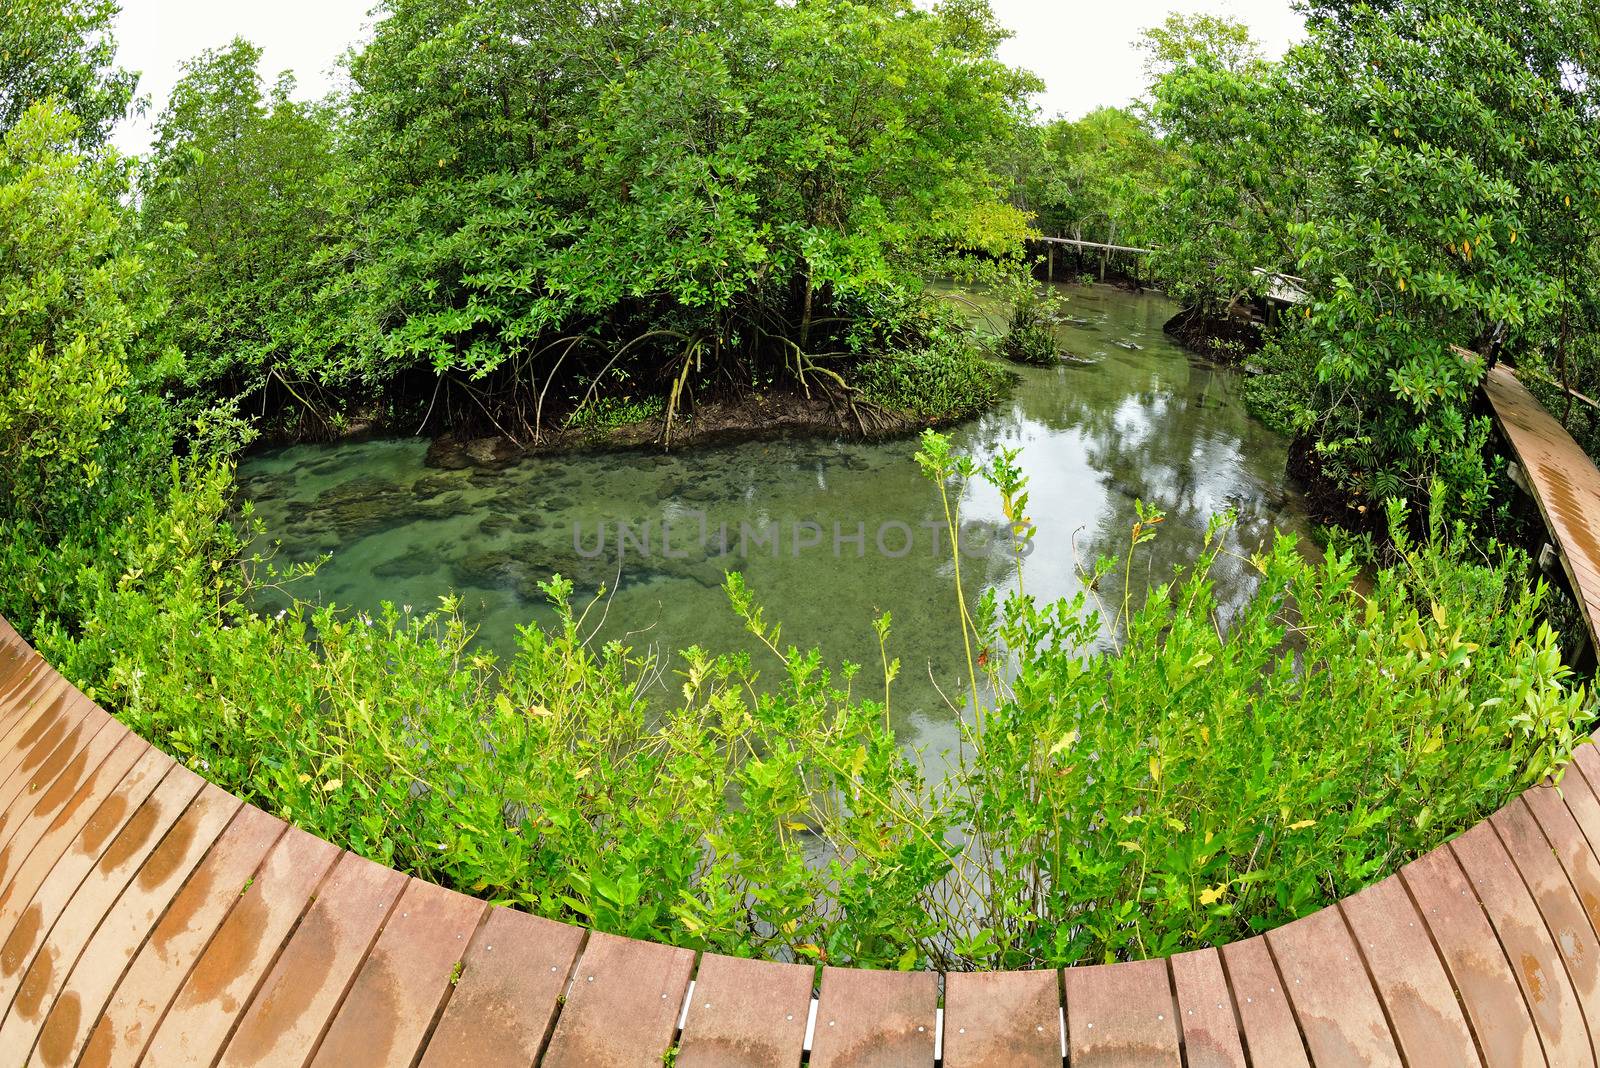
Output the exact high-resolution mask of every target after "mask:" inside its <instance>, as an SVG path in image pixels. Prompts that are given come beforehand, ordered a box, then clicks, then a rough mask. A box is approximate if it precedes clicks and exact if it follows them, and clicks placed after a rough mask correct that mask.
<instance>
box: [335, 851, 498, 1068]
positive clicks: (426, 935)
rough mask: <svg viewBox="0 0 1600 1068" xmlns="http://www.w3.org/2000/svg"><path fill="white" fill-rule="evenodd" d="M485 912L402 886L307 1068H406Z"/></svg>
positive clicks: (429, 890) (438, 892)
mask: <svg viewBox="0 0 1600 1068" xmlns="http://www.w3.org/2000/svg"><path fill="white" fill-rule="evenodd" d="M487 908H488V906H487V905H485V904H484V903H483V902H482V901H477V900H475V899H473V898H470V897H466V896H464V895H462V894H458V893H456V892H454V891H453V890H446V889H445V888H444V887H442V886H434V885H433V884H431V883H425V882H423V881H422V880H420V879H411V880H408V882H407V885H406V887H405V889H404V890H403V891H402V892H401V895H400V900H399V901H398V902H396V904H395V907H394V911H393V912H391V913H390V914H389V922H388V923H387V924H386V925H385V926H384V929H383V933H382V934H381V935H379V936H378V941H377V943H376V944H374V945H373V947H372V952H371V953H370V954H368V956H367V959H366V961H365V962H364V963H363V964H362V965H361V970H360V971H359V972H357V973H356V978H355V981H354V983H353V984H352V985H351V987H350V993H349V995H348V996H347V997H346V998H345V1000H344V1004H343V1005H342V1006H341V1007H340V1009H339V1011H338V1013H337V1014H336V1015H335V1016H334V1018H333V1023H332V1024H331V1025H330V1026H329V1028H328V1033H327V1035H326V1037H324V1038H323V1040H322V1046H321V1048H320V1049H318V1051H317V1056H316V1059H315V1060H313V1061H312V1062H311V1063H312V1064H313V1065H315V1066H316V1068H368V1066H370V1068H382V1066H387V1065H392V1064H411V1063H412V1062H413V1060H414V1059H415V1058H416V1055H417V1053H418V1051H419V1050H420V1049H421V1048H422V1043H423V1040H424V1039H425V1038H426V1037H427V1035H428V1031H429V1029H430V1028H432V1027H433V1023H434V1020H435V1019H436V1018H437V1017H438V1014H439V1009H440V1008H441V1007H442V1006H443V1005H444V1002H445V999H446V998H447V997H448V996H449V994H450V980H451V978H452V977H453V974H452V973H453V972H454V971H455V966H456V964H457V962H458V961H460V960H461V958H462V957H463V956H464V955H465V954H466V951H467V943H468V942H469V941H470V940H471V938H472V934H473V932H474V931H476V930H477V928H478V923H479V921H480V920H481V919H482V918H483V914H484V912H485V910H486V909H487Z"/></svg>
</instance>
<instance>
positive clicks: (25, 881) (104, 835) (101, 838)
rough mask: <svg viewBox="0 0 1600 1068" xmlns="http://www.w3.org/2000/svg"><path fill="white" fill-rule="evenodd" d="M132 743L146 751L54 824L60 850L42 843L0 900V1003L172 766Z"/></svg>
mask: <svg viewBox="0 0 1600 1068" xmlns="http://www.w3.org/2000/svg"><path fill="white" fill-rule="evenodd" d="M133 741H136V742H138V745H139V746H140V747H142V748H143V750H144V751H143V753H142V754H141V755H140V756H139V759H138V760H137V761H135V762H134V764H133V766H132V768H131V769H129V771H128V773H127V774H126V775H124V776H123V777H122V779H121V780H120V781H118V782H117V783H116V784H115V787H114V789H112V790H111V791H109V792H107V793H106V794H105V795H104V797H103V799H102V800H101V801H100V803H99V804H97V805H95V806H94V809H93V810H92V811H90V810H89V809H88V807H87V806H85V807H84V809H82V811H83V812H84V817H83V819H82V820H76V819H63V820H61V821H59V822H60V826H58V827H56V828H53V831H52V835H53V836H54V835H57V834H59V835H60V837H61V838H62V839H63V841H62V842H61V845H60V848H54V847H53V844H52V843H49V842H41V843H40V845H39V847H38V848H37V849H35V850H34V851H33V854H32V855H31V856H29V857H28V860H27V862H26V864H25V865H24V866H23V871H22V872H21V873H19V875H18V877H17V879H16V880H15V881H14V882H12V883H11V885H10V886H8V887H7V888H6V891H5V895H4V897H3V898H0V900H3V901H4V904H5V914H4V920H5V926H6V928H7V929H8V930H7V934H6V936H5V945H4V948H0V1006H4V1005H9V1004H10V1002H11V998H12V996H13V995H14V994H16V993H17V988H18V987H19V986H20V985H21V983H22V978H23V975H24V974H25V971H27V970H29V969H31V966H32V964H33V961H34V954H35V952H36V951H37V950H38V949H39V948H40V946H42V945H43V944H44V943H45V940H46V938H47V937H48V936H49V934H50V932H51V930H52V929H53V928H54V926H55V923H56V920H57V918H58V917H59V916H60V915H61V914H62V912H64V911H65V910H66V908H67V906H68V904H69V903H70V902H71V900H72V897H73V895H74V893H75V892H76V891H77V889H78V886H79V884H80V883H82V882H83V879H84V877H85V876H86V875H88V874H89V870H90V869H91V868H92V867H93V866H94V864H95V861H97V860H98V859H99V857H100V853H101V851H102V850H104V848H105V847H106V845H107V844H108V842H109V841H110V838H111V836H112V835H114V834H115V833H117V832H118V831H120V830H121V829H122V824H123V823H124V822H125V821H126V820H127V818H128V817H129V816H131V815H132V814H133V811H134V810H135V809H137V808H138V807H139V806H140V805H142V804H144V801H145V799H146V798H147V797H149V796H150V794H151V793H152V792H153V791H154V790H155V788H156V786H157V785H158V784H159V783H160V782H161V780H162V778H163V777H165V775H166V774H167V772H168V771H170V770H171V769H172V766H173V765H172V758H171V757H169V756H167V755H166V754H164V753H162V752H161V751H160V750H157V749H153V748H151V747H150V746H149V745H147V744H145V743H144V742H143V741H142V740H140V739H133ZM108 763H109V762H108ZM106 770H109V769H106ZM24 906H25V907H24ZM36 981H37V980H36ZM3 1048H4V1044H3V1043H0V1049H3Z"/></svg>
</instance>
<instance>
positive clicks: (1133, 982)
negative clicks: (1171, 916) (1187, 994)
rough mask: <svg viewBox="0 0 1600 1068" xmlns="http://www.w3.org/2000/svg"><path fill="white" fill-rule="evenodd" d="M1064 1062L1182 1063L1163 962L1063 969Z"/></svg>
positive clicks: (1077, 1066)
mask: <svg viewBox="0 0 1600 1068" xmlns="http://www.w3.org/2000/svg"><path fill="white" fill-rule="evenodd" d="M1062 975H1063V978H1064V981H1065V987H1066V995H1067V1060H1068V1061H1069V1062H1070V1063H1071V1064H1072V1065H1073V1068H1135V1066H1148V1065H1162V1064H1165V1065H1172V1066H1174V1068H1176V1066H1177V1065H1178V1064H1179V1063H1180V1061H1179V1054H1178V1049H1179V1045H1178V1021H1177V1020H1176V1019H1175V1018H1174V1016H1175V1013H1176V1008H1175V1005H1174V1001H1173V997H1172V984H1171V983H1170V982H1168V979H1167V964H1166V962H1165V961H1161V960H1144V961H1133V962H1130V963H1127V964H1097V965H1094V966H1092V967H1078V968H1068V969H1066V970H1065V971H1064V972H1063V973H1062Z"/></svg>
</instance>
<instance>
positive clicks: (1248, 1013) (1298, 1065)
mask: <svg viewBox="0 0 1600 1068" xmlns="http://www.w3.org/2000/svg"><path fill="white" fill-rule="evenodd" d="M1222 964H1223V968H1224V969H1225V970H1226V971H1227V973H1228V981H1229V983H1230V985H1231V986H1232V987H1233V1004H1234V1006H1235V1007H1236V1008H1237V1009H1238V1010H1239V1024H1240V1027H1241V1029H1242V1031H1243V1034H1244V1046H1245V1050H1246V1051H1247V1052H1248V1053H1249V1055H1250V1060H1251V1063H1253V1064H1256V1065H1267V1064H1270V1065H1274V1066H1279V1065H1281V1066H1282V1068H1309V1065H1310V1061H1309V1060H1308V1059H1307V1057H1306V1052H1305V1045H1304V1043H1302V1042H1301V1041H1300V1028H1299V1025H1298V1024H1296V1023H1295V1020H1294V1010H1293V1009H1291V1008H1290V1007H1289V996H1288V995H1287V994H1285V993H1284V991H1283V980H1282V979H1280V978H1279V977H1278V966H1277V965H1276V964H1274V963H1273V960H1272V954H1271V953H1270V952H1269V951H1268V950H1267V943H1266V941H1265V940H1264V939H1262V938H1260V937H1256V938H1247V939H1245V940H1244V941H1242V942H1233V943H1230V944H1229V945H1226V946H1223V947H1222ZM1070 1010H1071V1006H1070V1005H1069V1006H1068V1011H1069V1012H1070Z"/></svg>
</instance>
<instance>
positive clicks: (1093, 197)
mask: <svg viewBox="0 0 1600 1068" xmlns="http://www.w3.org/2000/svg"><path fill="white" fill-rule="evenodd" d="M1023 151H1025V152H1026V153H1027V154H1028V156H1029V157H1030V158H1029V160H1028V161H1027V163H1026V165H1025V166H1026V170H1025V172H1024V174H1023V177H1022V178H1021V179H1020V181H1019V183H1018V196H1019V198H1020V199H1021V201H1022V203H1023V205H1024V207H1026V208H1027V209H1028V210H1030V211H1032V212H1034V213H1035V216H1036V225H1037V226H1038V227H1039V229H1041V230H1043V231H1045V232H1046V233H1050V234H1058V235H1066V234H1070V235H1071V236H1072V237H1074V238H1077V239H1079V240H1092V241H1101V242H1105V243H1107V244H1121V245H1133V246H1138V247H1143V246H1144V245H1145V243H1146V242H1148V241H1150V240H1151V239H1152V235H1153V234H1154V227H1155V226H1156V225H1157V221H1158V220H1157V219H1156V218H1155V213H1156V212H1158V211H1159V210H1160V208H1161V204H1162V198H1163V194H1164V191H1165V189H1166V186H1167V183H1168V182H1169V181H1170V180H1171V171H1172V168H1173V159H1172V155H1171V152H1170V150H1169V149H1168V148H1167V146H1166V144H1165V143H1164V142H1163V141H1162V140H1161V139H1160V138H1159V137H1158V136H1157V132H1156V131H1155V130H1154V129H1153V128H1152V127H1151V126H1150V125H1149V124H1148V123H1147V122H1145V121H1144V120H1143V119H1142V118H1141V117H1140V116H1139V115H1137V114H1135V113H1134V112H1132V111H1129V110H1127V109H1124V108H1109V107H1108V108H1098V109H1096V110H1094V111H1091V112H1090V113H1089V114H1087V115H1085V116H1084V117H1083V118H1081V119H1077V120H1067V119H1064V118H1058V119H1055V120H1053V121H1051V122H1049V123H1047V124H1046V125H1044V126H1043V127H1038V128H1035V129H1034V130H1033V131H1032V136H1031V137H1030V138H1029V139H1028V141H1027V143H1026V145H1025V146H1024V149H1023Z"/></svg>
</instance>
